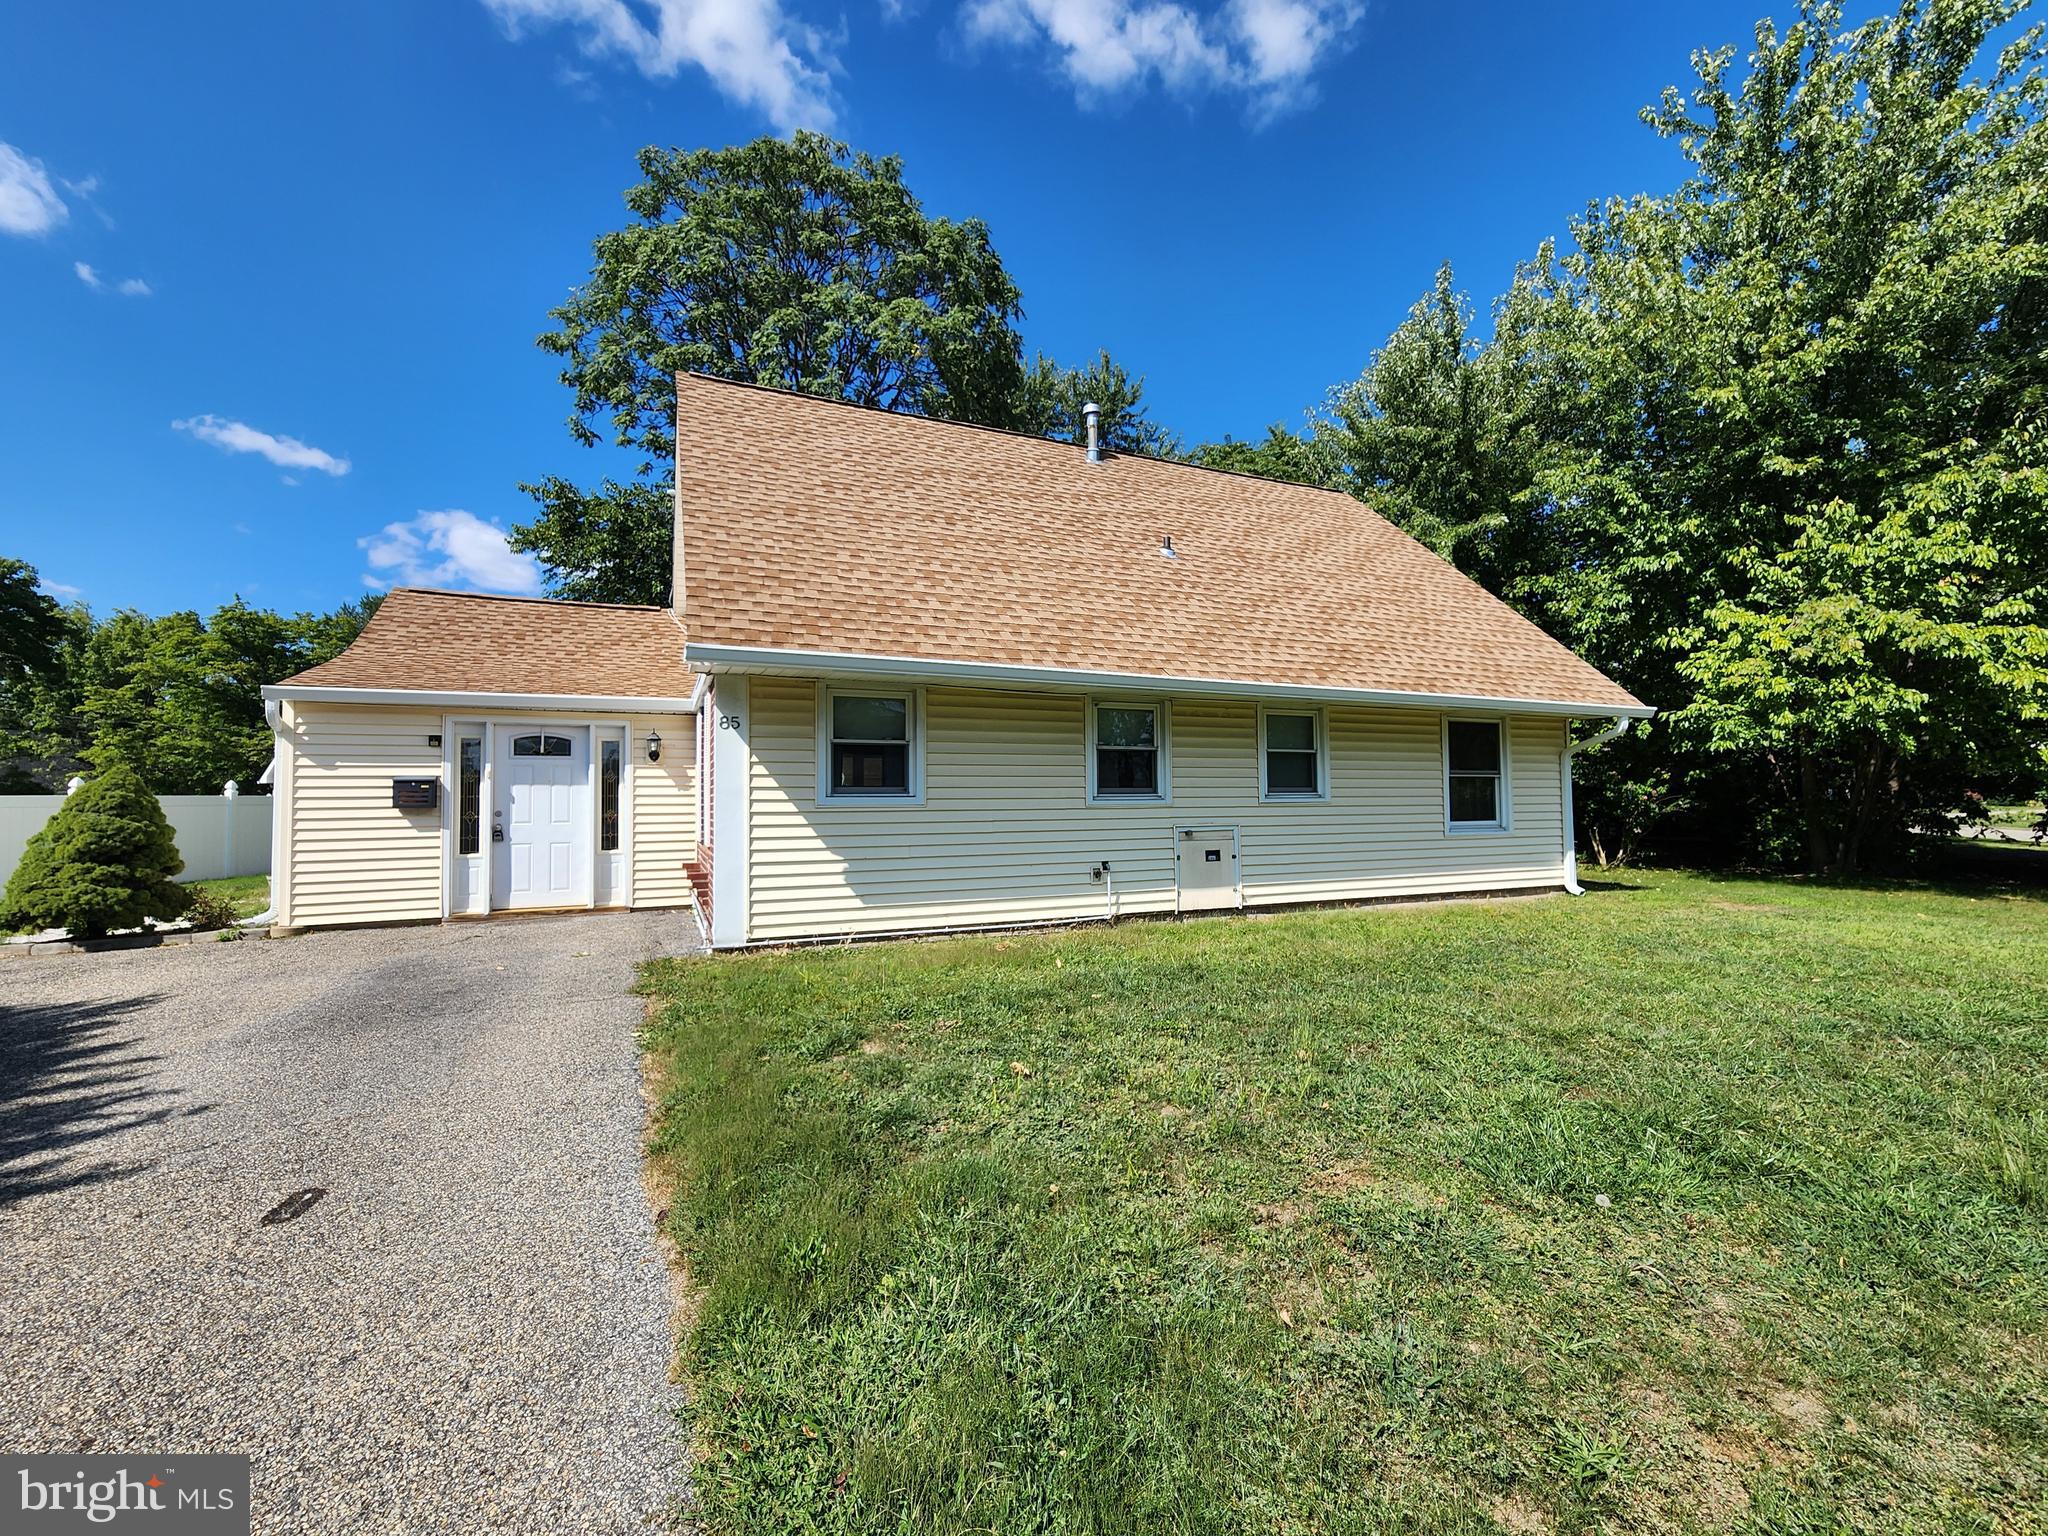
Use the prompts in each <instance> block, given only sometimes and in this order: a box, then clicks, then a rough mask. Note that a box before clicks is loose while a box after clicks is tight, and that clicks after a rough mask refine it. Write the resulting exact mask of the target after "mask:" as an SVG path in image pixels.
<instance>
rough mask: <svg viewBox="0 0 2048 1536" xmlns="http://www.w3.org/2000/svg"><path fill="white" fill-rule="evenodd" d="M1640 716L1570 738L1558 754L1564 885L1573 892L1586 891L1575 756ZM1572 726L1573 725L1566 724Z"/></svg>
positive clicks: (1624, 729)
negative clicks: (1575, 824) (1577, 831)
mask: <svg viewBox="0 0 2048 1536" xmlns="http://www.w3.org/2000/svg"><path fill="white" fill-rule="evenodd" d="M1637 718H1639V717H1634V716H1629V717H1624V718H1622V719H1619V720H1616V721H1615V722H1614V724H1612V725H1610V726H1608V727H1607V729H1606V730H1604V731H1602V732H1600V734H1599V735H1597V736H1588V737H1587V738H1586V739H1585V740H1584V741H1568V742H1566V743H1565V749H1564V752H1563V754H1562V755H1561V756H1560V757H1559V758H1558V764H1559V767H1558V771H1559V773H1561V774H1562V775H1563V777H1564V888H1565V889H1566V890H1567V891H1569V892H1570V893H1571V894H1572V895H1574V896H1583V895H1585V894H1586V889H1585V887H1584V886H1582V885H1580V884H1579V841H1578V839H1577V838H1576V837H1575V836H1573V833H1572V759H1573V758H1574V757H1577V756H1578V755H1579V754H1580V753H1581V752H1583V751H1585V750H1586V748H1588V747H1597V746H1601V745H1604V744H1605V743H1607V742H1610V741H1613V740H1615V739H1617V738H1618V737H1620V736H1622V735H1624V734H1626V732H1627V731H1628V728H1629V727H1630V726H1632V725H1634V724H1635V723H1636V719H1637ZM1565 729H1566V730H1570V729H1571V727H1570V726H1566V727H1565Z"/></svg>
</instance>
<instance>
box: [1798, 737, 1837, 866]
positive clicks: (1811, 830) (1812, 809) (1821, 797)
mask: <svg viewBox="0 0 2048 1536" xmlns="http://www.w3.org/2000/svg"><path fill="white" fill-rule="evenodd" d="M1799 809H1800V814H1801V815H1802V816H1803V817H1804V819H1805V821H1806V867H1807V869H1808V871H1809V872H1810V873H1812V874H1816V875H1828V874H1833V873H1834V864H1835V857H1834V848H1833V847H1832V845H1831V844H1830V841H1829V838H1828V809H1827V796H1826V795H1825V794H1824V793H1823V792H1822V789H1821V781H1820V764H1818V763H1817V762H1815V761H1814V758H1813V754H1812V753H1811V752H1801V753H1800V754H1799Z"/></svg>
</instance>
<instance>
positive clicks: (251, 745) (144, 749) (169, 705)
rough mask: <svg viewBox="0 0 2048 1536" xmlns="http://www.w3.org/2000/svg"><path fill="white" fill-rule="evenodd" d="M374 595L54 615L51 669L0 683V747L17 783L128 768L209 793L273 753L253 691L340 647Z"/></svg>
mask: <svg viewBox="0 0 2048 1536" xmlns="http://www.w3.org/2000/svg"><path fill="white" fill-rule="evenodd" d="M381 601H382V599H381V598H380V597H378V596H375V595H372V596H367V597H364V598H361V599H358V600H356V601H354V602H350V603H344V604H342V605H341V606H340V607H338V608H336V609H335V610H334V611H333V612H331V613H325V614H311V613H301V614H295V615H290V616H286V615H282V614H277V613H273V612H271V611H270V610H268V609H263V608H254V607H251V606H250V605H248V604H247V603H244V602H242V601H241V599H239V598H237V599H236V600H235V601H233V602H231V603H228V604H227V605H225V606H224V607H221V608H219V609H216V610H215V612H214V613H213V615H212V617H211V618H208V619H201V617H200V616H199V615H198V614H197V613H193V612H189V611H187V612H178V613H170V614H165V615H163V616H162V617H161V618H151V617H149V616H148V615H146V614H143V613H139V612H136V611H134V610H132V609H123V610H121V611H119V612H117V613H115V614H113V615H112V616H110V617H109V618H107V619H104V620H96V619H94V617H93V616H92V614H91V612H90V611H89V610H88V609H86V608H85V607H84V606H83V605H82V604H75V605H73V606H72V607H70V608H68V609H64V610H60V612H59V615H58V617H59V625H60V628H59V635H58V639H57V641H56V643H55V645H53V646H52V647H51V660H50V664H49V665H48V666H47V667H46V668H44V669H43V670H42V671H41V672H39V673H37V674H35V675H33V676H30V677H27V678H24V679H22V680H21V681H19V682H13V683H8V682H0V751H4V752H5V753H6V754H7V755H8V756H9V757H11V758H12V759H13V760H14V762H15V764H16V776H17V777H18V778H19V779H23V780H26V781H27V782H25V783H22V784H21V785H20V787H21V788H24V789H35V788H42V789H55V788H58V787H59V786H61V785H62V784H63V782H64V781H65V780H66V779H67V778H68V777H70V776H71V775H72V774H74V773H76V772H78V771H80V770H81V769H83V768H86V767H98V768H105V767H109V766H112V765H114V764H116V763H121V764H126V765H128V766H130V767H132V768H134V769H135V770H136V771H137V772H139V773H140V774H141V775H142V777H143V779H144V780H145V782H147V783H148V785H149V786H150V788H151V789H153V790H154V791H155V792H157V793H158V794H214V793H217V792H218V791H219V790H220V788H221V786H222V785H223V784H225V783H226V782H227V781H228V780H229V779H236V780H239V781H240V782H242V783H245V784H246V783H249V782H251V781H252V780H254V779H255V778H256V776H257V775H258V774H260V773H261V772H262V771H263V766H264V764H265V763H266V762H268V761H269V759H270V752H271V740H270V728H269V726H268V725H267V724H266V723H265V721H264V718H263V697H262V689H263V687H264V685H265V684H267V683H275V682H278V681H280V680H281V679H283V678H286V677H289V676H291V675H292V674H293V673H295V672H302V671H304V670H305V669H306V668H307V667H310V666H314V665H317V664H318V663H320V662H322V661H325V660H327V659H328V658H330V657H332V656H336V655H338V654H340V652H341V651H342V650H343V649H344V648H345V647H346V646H347V645H348V643H349V642H350V641H351V640H353V639H354V638H355V637H356V636H357V635H358V634H360V633H361V632H362V628H363V626H364V625H365V624H366V623H368V622H369V618H370V615H371V614H372V613H374V612H375V611H376V608H377V605H378V603H379V602H381Z"/></svg>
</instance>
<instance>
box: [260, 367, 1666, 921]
mask: <svg viewBox="0 0 2048 1536" xmlns="http://www.w3.org/2000/svg"><path fill="white" fill-rule="evenodd" d="M677 421H678V432H677V442H678V444H679V451H678V459H679V464H678V473H677V509H676V533H675V593H676V604H675V609H674V611H673V612H671V611H670V610H667V609H656V608H628V607H608V606H603V605H594V604H580V603H557V602H543V601H536V600H531V599H517V598H497V597H482V596H474V595H463V594H453V593H441V592H428V591H418V590H407V589H401V590H399V591H396V592H393V593H392V594H391V596H390V597H389V598H388V599H387V600H386V602H385V603H384V605H383V607H382V608H381V609H380V611H379V612H378V614H377V616H376V617H375V618H374V619H373V620H372V621H371V622H370V624H369V626H368V628H367V629H365V631H364V632H363V635H362V636H361V638H360V639H358V640H357V641H356V643H355V644H354V645H352V646H351V647H349V649H348V650H347V651H346V652H344V653H343V654H342V655H341V656H339V657H337V658H336V659H334V660H332V661H329V662H326V663H324V664H322V665H321V666H318V667H315V668H313V669H312V670H310V671H308V672H305V673H302V674H300V675H299V676H298V677H295V678H292V679H290V680H288V681H286V682H284V683H282V684H279V685H277V686H275V687H273V688H270V689H266V690H265V692H266V696H267V698H268V699H269V701H270V707H271V709H272V712H273V718H274V724H275V727H276V730H277V738H278V748H279V750H278V759H277V761H278V765H279V771H278V774H277V793H278V799H279V806H278V827H279V831H278V851H277V857H276V861H275V862H276V868H277V870H278V877H277V890H276V893H275V895H276V900H275V902H274V906H275V908H276V911H277V917H278V921H279V922H280V923H281V924H283V925H286V926H290V927H306V926H313V925H317V924H328V923H362V922H375V921H391V920H406V919H437V918H451V917H461V916H467V915H474V914H483V913H486V912H493V911H500V910H507V909H512V910H517V909H535V908H540V909H554V908H580V907H611V906H639V907H644V906H666V905H675V906H680V905H684V904H687V903H690V902H693V901H694V902H695V903H696V904H697V905H698V906H699V908H700V910H701V911H702V913H703V914H704V916H705V919H706V927H707V929H708V931H709V933H710V936H711V939H712V941H713V943H714V945H716V946H718V947H721V948H734V947H740V946H744V945H750V944H766V943H781V942H789V941H801V940H816V939H836V938H847V937H869V936H879V935H885V934H908V933H929V932H935V931H942V930H949V929H968V928H985V927H1000V926H1011V925H1020V924H1031V923H1060V922H1077V921H1085V920H1088V919H1091V918H1105V917H1117V916H1131V915H1136V914H1141V913H1166V914H1170V913H1176V912H1193V911H1216V910H1235V909H1238V908H1243V907H1258V906H1271V905H1278V904H1284V903H1299V902H1329V901H1352V900H1360V899H1369V898H1378V897H1393V896H1416V895H1436V894H1453V893H1459V892H1477V891H1511V890H1541V889H1546V888H1549V889H1555V888H1558V887H1566V888H1571V887H1572V886H1573V884H1574V861H1573V854H1572V841H1571V837H1570V831H1569V828H1570V795H1571V755H1572V752H1573V751H1574V750H1576V749H1575V748H1574V747H1573V746H1572V736H1571V732H1570V727H1571V722H1572V721H1573V720H1574V719H1584V720H1594V721H1600V722H1604V723H1606V734H1613V733H1616V732H1618V731H1619V730H1621V729H1625V728H1626V726H1627V725H1628V723H1629V722H1631V721H1633V720H1637V719H1642V718H1647V717H1648V716H1649V715H1650V714H1651V713H1652V711H1651V710H1650V709H1649V708H1648V707H1647V706H1645V705H1643V704H1642V703H1640V702H1639V701H1637V700H1636V699H1634V698H1632V697H1631V696H1630V695H1629V694H1628V693H1627V692H1626V691H1625V690H1623V689H1622V688H1620V687H1618V686H1617V685H1616V684H1614V683H1613V682H1611V681H1609V680H1608V679H1607V678H1606V677H1604V676H1602V675H1601V674H1600V673H1599V672H1597V671H1596V670H1594V669H1593V668H1592V667H1590V666H1588V665H1587V664H1586V663H1585V662H1583V661H1581V660H1580V659H1579V658H1578V657H1576V656H1574V655H1573V654H1572V653H1571V652H1570V651H1568V650H1566V649H1565V648H1564V647H1563V646H1561V645H1559V644H1558V643H1557V642H1556V641H1554V640H1552V639H1550V638H1549V637H1548V636H1547V635H1545V634H1544V633H1542V631H1540V630H1539V629H1537V628H1536V627H1535V626H1534V625H1532V624H1530V623H1529V622H1528V621H1526V620H1525V619H1523V618H1521V617H1520V616H1519V615H1517V614H1516V613H1515V612H1514V611H1513V610H1511V609H1510V608H1508V607H1507V606H1506V605H1505V604H1503V603H1501V602H1499V601H1498V600H1497V599H1495V598H1493V597H1492V596H1490V595H1489V594H1488V593H1486V592H1485V591H1484V590H1482V589H1481V588H1479V587H1478V586H1476V585H1475V584H1473V583H1472V582H1471V581H1469V580H1468V579H1466V578H1465V577H1464V576H1462V575H1460V574H1459V573H1458V572H1457V571H1456V570H1454V569H1453V568H1452V567H1451V566H1449V565H1448V564H1446V563H1445V562H1444V561H1442V560H1440V559H1438V558H1437V557H1436V556H1435V555H1433V554H1431V553H1430V552H1429V551H1428V550H1426V549H1424V548H1423V547H1422V546H1421V545H1419V544H1417V543H1416V542H1414V541H1413V540H1412V539H1409V538H1408V537H1407V536H1406V535H1404V534H1402V533H1400V532H1399V531H1398V530H1396V529H1395V528H1394V527H1393V526H1392V525H1391V524H1389V523H1387V522H1386V521H1385V520H1384V519H1382V518H1380V517H1378V516H1376V515H1375V514H1374V513H1372V512H1371V511H1369V510H1367V509H1366V508H1365V507H1363V506H1361V505H1360V504H1359V503H1358V502H1357V501H1356V500H1354V499H1352V498H1351V497H1348V496H1345V495H1342V494H1340V493H1337V492H1332V491H1323V490H1312V489H1309V488H1306V487H1302V486H1296V485H1285V484H1280V483H1277V482H1273V481H1267V480H1260V479H1257V478H1253V477H1249V476H1244V475H1237V474H1230V473H1226V472H1223V471H1218V470H1209V469H1201V468H1196V467H1194V466H1190V465H1185V464H1177V463H1169V462H1165V461H1161V460H1155V459H1148V458H1141V457H1134V456H1126V455H1118V454H1114V453H1106V452H1097V451H1095V450H1093V449H1092V448H1089V449H1084V448H1080V447H1074V446H1071V445H1068V444H1064V443H1055V442H1047V441H1043V440H1040V439H1036V438H1030V437H1024V436H1020V435H1017V434H1013V433H1008V432H1001V431H996V430H992V429H988V428H983V427H974V426H966V425H961V424H958V423H953V422H945V421H936V420H930V419H926V418H922V417H912V416H902V415H892V414H890V413H887V412H883V411H877V410H872V409H868V408H865V407H861V406H855V405H848V404H845V403H842V402H839V401H834V400H824V399H818V398H814V397H810V396H805V395H799V394H791V393H784V392H780V391H774V390H767V389H762V388H758V387H755V386H751V385H740V384H732V383H726V382H721V381H717V380H712V379H707V378H701V377H696V376H684V377H682V378H680V379H678V380H677Z"/></svg>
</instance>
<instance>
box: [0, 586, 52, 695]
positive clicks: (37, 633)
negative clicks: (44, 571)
mask: <svg viewBox="0 0 2048 1536" xmlns="http://www.w3.org/2000/svg"><path fill="white" fill-rule="evenodd" d="M63 633H64V617H63V614H62V612H61V610H60V609H59V608H58V606H57V603H56V600H55V599H53V598H51V597H50V596H49V595H48V594H47V593H45V592H44V591H43V590H42V588H41V586H40V585H38V583H37V578H36V568H35V567H34V566H32V565H29V564H28V563H27V562H25V561H21V560H9V559H4V558H0V687H5V686H7V685H9V684H14V683H20V682H22V681H23V680H24V679H26V678H29V677H32V676H35V675H37V674H39V673H43V672H47V671H48V670H49V669H50V666H51V664H52V663H53V662H54V660H55V659H56V651H57V642H58V641H59V640H60V639H61V638H62V637H63Z"/></svg>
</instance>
